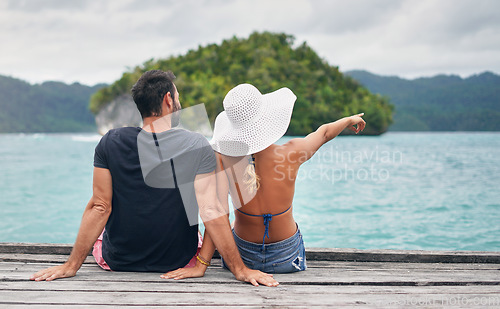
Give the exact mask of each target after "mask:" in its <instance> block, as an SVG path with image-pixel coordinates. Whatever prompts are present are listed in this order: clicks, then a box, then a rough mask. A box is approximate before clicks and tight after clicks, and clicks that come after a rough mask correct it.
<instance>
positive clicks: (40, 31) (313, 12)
mask: <svg viewBox="0 0 500 309" xmlns="http://www.w3.org/2000/svg"><path fill="white" fill-rule="evenodd" d="M254 31H271V32H284V33H287V34H290V35H293V36H294V37H295V38H296V40H295V44H297V45H299V44H301V43H302V42H307V44H308V45H309V46H311V47H312V48H313V49H314V50H315V51H316V52H317V53H318V54H319V56H320V57H322V58H324V59H325V60H326V61H327V62H328V63H329V64H331V65H334V66H338V67H339V69H340V71H341V72H345V71H349V70H354V69H363V70H367V71H370V72H372V73H375V74H380V75H397V76H400V77H404V78H417V77H423V76H433V75H436V74H456V75H460V76H462V77H467V76H470V75H473V74H477V73H481V72H484V71H491V72H494V73H496V74H500V1H497V0H323V1H322V0H317V1H316V0H284V1H282V0H254V1H249V0H246V1H243V0H242V1H230V0H211V1H203V0H198V1H195V0H175V1H171V0H104V1H102V0H0V42H1V46H0V75H5V76H11V77H15V78H19V79H22V80H25V81H28V82H30V83H41V82H44V81H48V80H56V81H62V82H66V83H73V82H79V83H81V84H86V85H94V84H97V83H112V82H113V81H115V80H117V79H119V78H120V77H121V75H122V73H123V72H125V71H127V70H129V69H130V68H133V67H135V66H137V65H141V64H142V63H144V62H145V61H147V60H149V59H151V58H155V59H157V58H167V57H169V56H172V55H173V56H175V55H180V54H183V53H185V52H187V51H188V50H190V49H196V48H197V47H198V46H200V45H201V46H204V45H207V44H211V43H216V44H219V43H221V42H222V41H223V40H224V39H229V38H231V37H233V36H237V37H239V38H245V37H248V35H249V34H251V33H252V32H254Z"/></svg>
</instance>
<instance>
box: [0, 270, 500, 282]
mask: <svg viewBox="0 0 500 309" xmlns="http://www.w3.org/2000/svg"><path fill="white" fill-rule="evenodd" d="M88 267H90V266H88ZM96 268H97V266H96V267H95V268H94V269H92V270H88V271H87V270H86V269H83V270H81V271H80V272H79V273H78V274H77V276H76V277H75V278H72V279H64V280H79V281H102V280H105V281H115V282H123V281H132V282H162V281H165V279H162V278H160V277H159V276H160V273H130V272H106V271H102V270H100V269H96ZM32 273H33V271H26V270H24V269H22V268H19V269H17V270H16V269H13V270H11V271H2V272H0V280H2V281H18V280H27V279H28V278H29V276H30V275H31V274H32ZM274 277H275V278H276V280H278V281H279V282H280V283H282V284H299V285H300V284H315V285H368V284H370V285H466V284H471V285H500V272H499V271H496V272H492V271H482V270H468V271H424V270H422V271H419V270H414V271H408V272H403V273H402V272H400V271H399V270H398V271H390V270H374V271H356V270H339V269H312V270H307V271H305V272H301V273H295V274H275V275H274ZM189 281H190V282H196V283H207V282H208V283H218V284H235V283H238V281H236V279H235V278H234V277H233V275H232V274H231V273H230V272H229V271H226V270H222V269H217V268H212V269H209V271H207V273H206V274H205V276H204V277H202V278H192V279H189ZM183 282H186V281H182V282H179V284H182V283H183Z"/></svg>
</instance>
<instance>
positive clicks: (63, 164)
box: [0, 133, 500, 251]
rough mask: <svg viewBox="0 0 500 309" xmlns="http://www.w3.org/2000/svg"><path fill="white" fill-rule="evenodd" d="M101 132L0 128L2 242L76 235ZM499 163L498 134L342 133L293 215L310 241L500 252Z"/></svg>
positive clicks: (310, 175)
mask: <svg viewBox="0 0 500 309" xmlns="http://www.w3.org/2000/svg"><path fill="white" fill-rule="evenodd" d="M99 139H100V136H98V135H96V134H3V135H0V242H49V243H73V242H74V240H75V237H76V233H77V231H78V226H79V223H80V218H81V215H82V211H83V208H84V207H85V205H86V204H87V202H88V199H89V198H90V196H91V183H92V162H93V151H94V147H95V145H96V144H97V142H98V141H99ZM288 139H289V138H283V139H281V140H280V142H281V143H283V142H286V141H287V140H288ZM499 166H500V133H387V134H384V135H382V136H378V137H363V136H351V137H338V138H336V139H334V140H333V141H331V142H330V143H328V144H326V145H325V146H323V148H321V149H320V151H319V152H318V153H316V155H315V156H314V157H313V158H312V159H311V160H310V161H309V162H307V163H306V164H304V165H303V166H302V167H301V172H300V174H299V178H298V181H297V184H296V195H295V199H294V211H295V217H296V220H297V222H298V223H299V226H300V229H301V231H302V233H303V235H304V239H305V242H306V246H307V247H330V248H358V249H384V248H386V249H424V250H481V251H500V168H499Z"/></svg>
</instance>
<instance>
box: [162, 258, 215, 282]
mask: <svg viewBox="0 0 500 309" xmlns="http://www.w3.org/2000/svg"><path fill="white" fill-rule="evenodd" d="M206 270H207V266H205V265H202V264H201V263H199V262H197V263H196V265H195V266H194V267H188V268H179V269H176V270H172V271H169V272H168V273H165V274H163V275H161V276H160V277H161V278H163V279H174V280H179V279H186V278H198V277H203V276H204V275H205V271H206Z"/></svg>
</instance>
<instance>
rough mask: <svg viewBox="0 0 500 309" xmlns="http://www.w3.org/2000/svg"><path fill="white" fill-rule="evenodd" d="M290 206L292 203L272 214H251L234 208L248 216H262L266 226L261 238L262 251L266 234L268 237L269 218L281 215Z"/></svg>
mask: <svg viewBox="0 0 500 309" xmlns="http://www.w3.org/2000/svg"><path fill="white" fill-rule="evenodd" d="M290 208H292V205H290V207H288V208H287V209H286V210H285V211H282V212H280V213H279V214H274V215H273V214H263V215H252V214H249V213H246V212H244V211H241V210H239V209H238V208H236V210H237V211H239V212H241V213H242V214H244V215H247V216H250V217H262V218H264V226H265V228H266V230H265V231H264V238H262V251H264V245H265V241H266V236H267V238H270V237H269V222H271V220H272V219H273V216H279V215H282V214H284V213H285V212H287V211H288V210H290Z"/></svg>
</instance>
